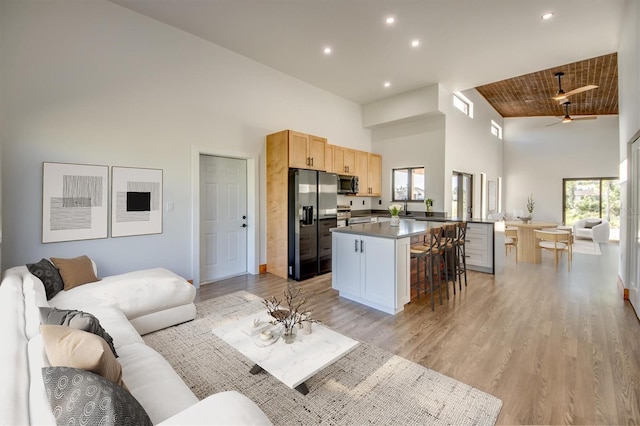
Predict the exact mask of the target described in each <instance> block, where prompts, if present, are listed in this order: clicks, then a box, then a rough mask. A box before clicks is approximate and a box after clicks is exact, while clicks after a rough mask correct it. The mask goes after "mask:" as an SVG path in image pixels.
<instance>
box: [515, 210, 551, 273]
mask: <svg viewBox="0 0 640 426" xmlns="http://www.w3.org/2000/svg"><path fill="white" fill-rule="evenodd" d="M505 225H506V226H508V227H515V228H517V229H518V248H517V250H518V261H519V262H527V263H540V262H541V261H542V254H541V250H540V247H539V246H538V244H537V243H536V237H535V233H534V231H535V230H541V229H545V228H556V227H557V226H558V224H557V223H552V222H523V221H521V220H518V221H507V222H505Z"/></svg>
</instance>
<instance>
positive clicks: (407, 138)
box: [372, 115, 445, 211]
mask: <svg viewBox="0 0 640 426" xmlns="http://www.w3.org/2000/svg"><path fill="white" fill-rule="evenodd" d="M444 122H445V117H444V116H443V115H438V116H433V117H427V118H420V119H415V120H413V121H406V122H403V123H399V124H394V125H389V126H384V127H380V128H376V129H375V130H374V131H373V151H374V152H376V153H378V154H381V155H382V197H380V198H379V199H374V200H373V204H374V206H373V207H372V208H374V209H376V208H378V209H386V208H387V206H389V204H390V203H391V192H392V190H391V170H392V169H394V168H401V167H416V166H418V167H419V166H424V168H425V181H426V186H425V198H432V199H433V200H434V201H435V202H434V206H433V210H434V211H443V210H444V204H443V200H444V153H445V148H444V145H445V138H444V136H445V135H444ZM378 200H380V201H381V204H379V203H378ZM407 210H409V211H425V205H424V203H423V202H409V203H408V205H407Z"/></svg>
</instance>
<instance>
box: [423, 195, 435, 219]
mask: <svg viewBox="0 0 640 426" xmlns="http://www.w3.org/2000/svg"><path fill="white" fill-rule="evenodd" d="M424 204H425V205H426V206H427V216H431V208H432V207H433V199H432V198H427V199H426V200H424Z"/></svg>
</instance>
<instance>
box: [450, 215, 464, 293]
mask: <svg viewBox="0 0 640 426" xmlns="http://www.w3.org/2000/svg"><path fill="white" fill-rule="evenodd" d="M456 229H457V237H456V243H455V246H456V275H457V277H458V286H459V288H460V291H462V276H463V275H464V286H465V287H466V286H467V251H466V246H465V241H466V238H467V222H458V223H456ZM453 288H454V290H455V283H454V286H453Z"/></svg>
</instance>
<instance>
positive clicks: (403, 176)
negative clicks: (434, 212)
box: [391, 166, 425, 201]
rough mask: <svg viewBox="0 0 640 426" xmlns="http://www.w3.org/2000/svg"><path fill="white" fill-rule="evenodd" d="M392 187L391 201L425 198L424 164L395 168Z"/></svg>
mask: <svg viewBox="0 0 640 426" xmlns="http://www.w3.org/2000/svg"><path fill="white" fill-rule="evenodd" d="M392 187H393V193H392V194H391V201H404V200H407V201H416V200H420V201H422V200H424V188H425V175H424V166H423V167H404V168H401V169H393V182H392Z"/></svg>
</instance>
